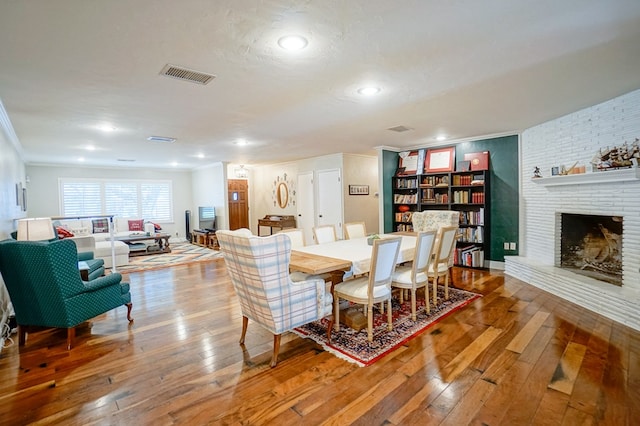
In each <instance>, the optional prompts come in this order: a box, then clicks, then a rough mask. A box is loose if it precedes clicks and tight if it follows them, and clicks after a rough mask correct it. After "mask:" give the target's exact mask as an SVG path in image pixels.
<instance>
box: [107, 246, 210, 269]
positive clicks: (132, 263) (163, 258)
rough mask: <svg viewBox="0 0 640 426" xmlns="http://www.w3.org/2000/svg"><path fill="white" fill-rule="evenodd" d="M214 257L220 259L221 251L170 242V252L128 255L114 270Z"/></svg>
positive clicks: (168, 264) (143, 267)
mask: <svg viewBox="0 0 640 426" xmlns="http://www.w3.org/2000/svg"><path fill="white" fill-rule="evenodd" d="M216 259H222V252H220V251H218V250H213V249H210V248H207V247H201V246H197V245H195V244H190V243H172V244H171V253H159V254H152V255H149V256H134V257H130V258H129V264H128V265H123V266H118V267H117V268H116V270H117V271H118V272H120V273H121V274H128V273H131V272H143V271H149V270H153V269H162V268H168V267H170V266H178V265H186V264H188V263H193V262H207V261H211V260H216Z"/></svg>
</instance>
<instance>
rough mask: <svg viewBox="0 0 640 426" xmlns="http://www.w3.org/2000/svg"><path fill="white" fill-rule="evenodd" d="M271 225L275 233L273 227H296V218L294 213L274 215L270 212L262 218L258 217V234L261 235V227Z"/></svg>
mask: <svg viewBox="0 0 640 426" xmlns="http://www.w3.org/2000/svg"><path fill="white" fill-rule="evenodd" d="M261 226H266V227H269V229H270V230H271V233H272V234H273V228H280V229H285V228H295V227H296V218H295V217H294V216H292V215H273V214H268V215H266V216H265V217H264V218H262V219H258V236H260V227H261Z"/></svg>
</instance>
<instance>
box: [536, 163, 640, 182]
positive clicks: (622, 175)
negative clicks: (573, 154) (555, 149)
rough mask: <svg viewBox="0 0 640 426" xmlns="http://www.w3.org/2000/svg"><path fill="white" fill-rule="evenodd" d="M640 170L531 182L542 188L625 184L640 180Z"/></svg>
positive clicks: (632, 169) (605, 172)
mask: <svg viewBox="0 0 640 426" xmlns="http://www.w3.org/2000/svg"><path fill="white" fill-rule="evenodd" d="M639 171H640V169H639V168H638V167H632V168H628V169H620V170H608V171H604V172H592V173H581V174H576V175H564V176H551V177H543V178H531V181H532V182H534V183H536V184H539V185H542V186H561V185H584V184H598V183H610V182H623V181H629V180H638V179H640V172H639Z"/></svg>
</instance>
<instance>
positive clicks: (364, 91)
mask: <svg viewBox="0 0 640 426" xmlns="http://www.w3.org/2000/svg"><path fill="white" fill-rule="evenodd" d="M358 93H359V94H361V95H364V96H371V95H376V94H378V93H380V88H379V87H374V86H369V87H361V88H359V89H358Z"/></svg>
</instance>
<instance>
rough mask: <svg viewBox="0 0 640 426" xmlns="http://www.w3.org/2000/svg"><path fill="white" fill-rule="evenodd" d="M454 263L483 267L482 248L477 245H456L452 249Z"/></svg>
mask: <svg viewBox="0 0 640 426" xmlns="http://www.w3.org/2000/svg"><path fill="white" fill-rule="evenodd" d="M454 262H455V264H456V265H462V266H468V267H472V268H482V267H484V250H483V249H482V248H481V247H478V246H466V247H458V248H456V249H455V251H454Z"/></svg>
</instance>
